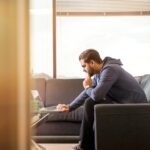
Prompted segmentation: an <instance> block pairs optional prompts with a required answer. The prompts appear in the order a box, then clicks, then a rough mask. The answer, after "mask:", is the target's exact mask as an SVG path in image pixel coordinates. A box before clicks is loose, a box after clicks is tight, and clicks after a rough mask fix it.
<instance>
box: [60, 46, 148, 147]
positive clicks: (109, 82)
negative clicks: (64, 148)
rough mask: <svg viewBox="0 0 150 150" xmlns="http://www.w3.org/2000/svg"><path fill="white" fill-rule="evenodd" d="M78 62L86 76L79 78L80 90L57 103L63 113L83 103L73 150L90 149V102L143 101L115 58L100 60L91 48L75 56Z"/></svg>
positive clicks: (91, 118) (91, 115)
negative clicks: (80, 82)
mask: <svg viewBox="0 0 150 150" xmlns="http://www.w3.org/2000/svg"><path fill="white" fill-rule="evenodd" d="M79 61H80V63H81V66H82V68H83V71H85V72H86V73H87V77H86V78H85V79H84V81H83V87H84V89H85V90H84V91H82V92H81V93H80V94H79V96H77V97H76V98H75V99H74V100H73V101H72V102H71V103H70V104H69V105H66V104H58V106H57V108H58V109H61V110H63V111H65V112H68V111H72V110H74V109H76V108H78V107H79V106H81V105H82V104H83V103H84V113H83V120H82V124H81V132H80V142H79V144H78V145H76V146H75V147H74V148H73V150H94V149H95V147H94V131H93V122H94V105H95V104H100V103H103V104H107V103H112V104H113V103H121V104H124V103H145V102H147V99H146V95H145V93H144V91H143V90H142V89H141V88H140V86H139V85H138V83H137V81H136V80H135V79H134V77H132V75H130V74H129V73H128V72H127V71H125V70H124V69H123V68H122V67H121V66H122V63H121V61H120V60H119V59H114V58H110V57H106V58H105V59H104V60H102V59H101V57H100V55H99V53H98V52H97V51H96V50H94V49H87V50H85V51H83V52H82V53H81V54H80V56H79Z"/></svg>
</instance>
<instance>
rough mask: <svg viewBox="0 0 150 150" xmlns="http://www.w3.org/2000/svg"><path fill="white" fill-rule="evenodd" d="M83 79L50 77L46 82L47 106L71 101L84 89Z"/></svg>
mask: <svg viewBox="0 0 150 150" xmlns="http://www.w3.org/2000/svg"><path fill="white" fill-rule="evenodd" d="M82 81H83V79H50V80H47V82H46V107H48V106H52V105H57V104H58V103H65V104H68V103H70V102H71V101H72V100H73V99H74V98H75V97H76V96H78V94H79V93H80V92H81V91H82V90H83V86H82Z"/></svg>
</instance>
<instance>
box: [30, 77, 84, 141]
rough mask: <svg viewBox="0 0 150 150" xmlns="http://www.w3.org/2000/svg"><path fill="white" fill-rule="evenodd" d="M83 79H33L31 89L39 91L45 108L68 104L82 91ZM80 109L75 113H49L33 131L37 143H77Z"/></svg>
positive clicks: (80, 116) (80, 117)
mask: <svg viewBox="0 0 150 150" xmlns="http://www.w3.org/2000/svg"><path fill="white" fill-rule="evenodd" d="M82 81H83V79H48V78H43V77H42V78H41V77H38V78H34V80H33V87H32V89H36V90H38V91H39V94H40V96H41V99H42V101H43V103H44V106H45V107H49V106H53V105H57V104H58V103H66V104H68V103H70V102H71V101H72V100H73V99H74V98H75V97H76V96H77V95H78V94H79V93H80V92H81V91H82V90H83V87H82ZM81 119H82V107H80V108H78V109H76V110H75V111H72V112H69V113H65V112H61V113H60V112H54V113H50V114H49V117H48V119H47V120H46V121H45V122H44V123H43V124H41V125H40V126H38V127H37V128H36V130H35V135H36V136H35V137H34V138H35V139H36V141H38V142H77V141H78V140H79V132H80V125H81Z"/></svg>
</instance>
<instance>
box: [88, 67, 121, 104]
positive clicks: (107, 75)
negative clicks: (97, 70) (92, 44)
mask: <svg viewBox="0 0 150 150" xmlns="http://www.w3.org/2000/svg"><path fill="white" fill-rule="evenodd" d="M118 75H119V73H117V72H116V71H115V69H114V68H113V67H111V66H107V67H106V68H105V69H104V70H102V72H101V75H100V80H99V82H98V84H97V86H96V87H95V88H93V87H90V88H87V89H86V94H87V95H88V96H89V97H91V98H92V99H93V100H94V101H99V100H102V99H104V98H105V97H106V95H107V93H108V91H109V90H110V88H111V87H112V86H113V84H114V83H115V82H116V81H117V78H118Z"/></svg>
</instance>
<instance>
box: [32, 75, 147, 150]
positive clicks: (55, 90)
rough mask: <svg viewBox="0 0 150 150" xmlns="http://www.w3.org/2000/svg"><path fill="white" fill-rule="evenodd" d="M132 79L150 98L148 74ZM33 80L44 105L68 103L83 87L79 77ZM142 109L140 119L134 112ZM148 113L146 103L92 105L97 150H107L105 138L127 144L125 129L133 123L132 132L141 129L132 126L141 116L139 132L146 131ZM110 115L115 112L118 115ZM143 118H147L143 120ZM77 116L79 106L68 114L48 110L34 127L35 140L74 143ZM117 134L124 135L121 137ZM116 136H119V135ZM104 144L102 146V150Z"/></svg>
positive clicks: (77, 121)
mask: <svg viewBox="0 0 150 150" xmlns="http://www.w3.org/2000/svg"><path fill="white" fill-rule="evenodd" d="M136 79H137V82H138V83H139V84H140V86H141V87H142V88H143V89H144V91H145V93H146V95H147V98H148V100H150V75H144V76H139V77H136ZM33 81H34V82H33V83H34V84H33V89H37V90H38V91H39V93H40V95H41V98H42V100H43V102H44V105H45V107H48V106H51V105H57V104H58V103H70V102H71V101H72V100H73V99H74V98H75V97H76V96H77V95H78V94H79V93H80V92H81V91H82V90H83V87H82V81H83V79H44V78H35V79H34V80H33ZM132 107H134V108H132ZM135 107H136V108H135ZM148 108H149V109H148ZM130 110H131V111H130ZM147 110H148V111H147ZM137 111H138V113H137ZM144 111H146V112H147V113H148V115H149V117H144V118H143V117H141V115H137V114H139V113H140V112H141V113H142V114H143V112H144ZM134 112H135V114H134ZM130 113H131V114H130ZM149 113H150V107H149V104H144V105H142V104H123V105H119V104H112V105H108V104H106V105H104V104H103V105H102V104H101V105H96V107H95V126H96V127H95V131H96V134H95V136H96V147H97V150H101V149H100V148H101V147H102V150H107V149H109V150H110V147H109V144H107V140H108V141H109V142H110V143H111V144H112V143H115V142H116V144H118V142H119V143H123V145H124V144H125V145H126V144H127V142H126V141H128V140H127V139H128V135H127V134H128V133H129V132H131V133H132V132H133V131H130V130H132V129H133V128H134V126H135V128H134V131H136V129H141V128H138V127H136V125H137V123H139V122H138V118H139V119H142V118H143V120H142V122H144V121H147V124H145V123H144V125H145V126H142V127H144V129H143V128H142V129H143V130H142V132H147V129H148V128H146V127H147V126H148V123H150V121H149V120H150V114H149ZM114 114H119V116H118V115H114ZM147 118H149V119H148V120H146V119H147ZM81 119H82V107H80V108H78V109H77V110H75V111H72V112H69V113H51V114H50V115H49V117H48V119H47V120H46V122H45V123H43V124H41V125H40V126H38V127H37V129H36V136H35V139H36V140H37V141H40V142H77V141H78V139H79V132H80V125H81ZM142 122H141V123H142ZM127 125H129V127H128V126H127ZM139 126H141V124H139ZM149 126H150V124H149ZM130 127H131V128H130ZM122 128H123V129H122ZM111 130H112V131H113V132H111ZM121 130H123V131H121ZM149 132H150V131H149ZM149 132H147V133H148V134H147V135H146V136H147V137H148V138H150V133H149ZM110 133H112V134H110ZM117 133H120V134H117ZM140 133H141V132H140V131H139V133H138V134H140ZM115 135H116V139H115V142H111V141H112V139H113V137H115ZM121 135H125V136H123V137H122V136H121ZM126 135H127V137H126ZM119 136H120V137H121V138H119ZM131 137H134V138H135V137H136V133H135V132H133V134H131ZM122 138H123V139H122ZM144 138H145V137H144ZM145 139H146V138H145ZM122 140H123V141H122ZM121 141H122V142H121ZM137 141H138V140H137ZM131 143H132V142H131ZM133 143H134V142H133ZM111 144H110V145H111ZM105 145H107V148H106V149H104V147H105ZM113 145H114V144H112V145H111V146H113ZM121 146H122V145H121ZM119 148H121V147H119V146H118V150H119ZM115 150H116V148H115ZM122 150H123V149H122ZM126 150H128V149H126ZM133 150H134V149H133ZM136 150H137V149H136ZM144 150H146V149H144Z"/></svg>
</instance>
